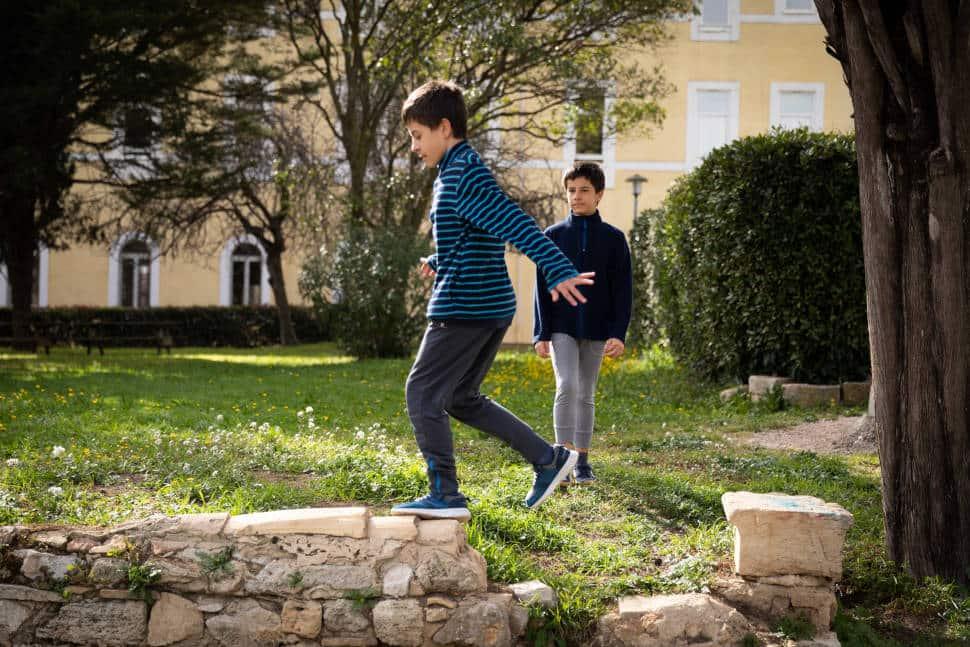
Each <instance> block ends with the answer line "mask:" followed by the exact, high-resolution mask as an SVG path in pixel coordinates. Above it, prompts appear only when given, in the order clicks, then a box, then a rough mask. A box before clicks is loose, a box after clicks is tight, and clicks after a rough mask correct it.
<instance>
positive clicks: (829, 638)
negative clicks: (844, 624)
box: [795, 631, 842, 647]
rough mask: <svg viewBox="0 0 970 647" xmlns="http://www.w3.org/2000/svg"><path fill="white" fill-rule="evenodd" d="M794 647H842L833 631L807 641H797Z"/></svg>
mask: <svg viewBox="0 0 970 647" xmlns="http://www.w3.org/2000/svg"><path fill="white" fill-rule="evenodd" d="M795 647H842V643H841V642H839V637H838V636H836V635H835V632H834V631H829V632H826V633H824V634H818V635H816V636H815V637H814V638H809V639H808V640H799V641H798V642H797V643H795Z"/></svg>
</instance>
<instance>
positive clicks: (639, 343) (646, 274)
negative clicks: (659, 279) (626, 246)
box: [627, 209, 662, 348]
mask: <svg viewBox="0 0 970 647" xmlns="http://www.w3.org/2000/svg"><path fill="white" fill-rule="evenodd" d="M661 214H662V210H660V209H647V210H644V211H642V212H640V214H639V215H638V216H637V217H636V218H634V220H633V229H631V230H630V260H631V261H632V265H633V312H632V313H631V315H630V329H629V332H628V333H627V340H628V343H629V345H630V346H633V347H637V348H645V347H648V346H651V345H652V344H653V343H655V342H658V341H660V338H661V337H662V331H661V330H660V325H659V323H658V321H657V312H656V306H657V297H656V287H655V285H654V280H653V265H654V261H653V256H654V250H655V246H654V245H655V243H654V240H653V237H652V236H651V235H650V224H651V223H652V222H659V219H660V216H661Z"/></svg>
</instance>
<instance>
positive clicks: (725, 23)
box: [690, 0, 741, 41]
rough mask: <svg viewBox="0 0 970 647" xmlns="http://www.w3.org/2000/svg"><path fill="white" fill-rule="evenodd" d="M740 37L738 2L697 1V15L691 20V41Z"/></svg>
mask: <svg viewBox="0 0 970 647" xmlns="http://www.w3.org/2000/svg"><path fill="white" fill-rule="evenodd" d="M740 35H741V4H740V0H697V13H696V14H695V15H694V16H693V18H692V19H691V28H690V36H691V39H692V40H715V41H718V40H720V41H724V40H737V39H738V38H739V37H740Z"/></svg>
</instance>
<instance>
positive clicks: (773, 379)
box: [748, 375, 792, 397]
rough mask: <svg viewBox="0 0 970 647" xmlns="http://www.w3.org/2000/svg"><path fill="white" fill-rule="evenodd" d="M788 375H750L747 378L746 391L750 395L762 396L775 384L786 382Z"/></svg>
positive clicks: (788, 380)
mask: <svg viewBox="0 0 970 647" xmlns="http://www.w3.org/2000/svg"><path fill="white" fill-rule="evenodd" d="M791 381H792V379H791V378H790V377H778V376H775V375H752V376H750V377H749V378H748V393H750V394H751V396H752V397H755V396H758V397H761V396H764V395H767V394H768V393H770V392H771V390H772V389H774V388H775V387H776V386H781V385H784V384H788V383H789V382H791Z"/></svg>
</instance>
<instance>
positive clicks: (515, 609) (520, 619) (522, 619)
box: [509, 604, 529, 638]
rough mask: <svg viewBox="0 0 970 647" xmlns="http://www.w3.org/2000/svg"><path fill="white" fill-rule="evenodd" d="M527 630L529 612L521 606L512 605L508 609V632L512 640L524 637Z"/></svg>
mask: <svg viewBox="0 0 970 647" xmlns="http://www.w3.org/2000/svg"><path fill="white" fill-rule="evenodd" d="M528 628H529V610H528V609H526V608H525V607H524V606H522V605H521V604H513V605H512V608H510V609H509V631H511V632H512V637H513V638H520V637H522V636H524V635H525V632H526V629H528Z"/></svg>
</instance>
